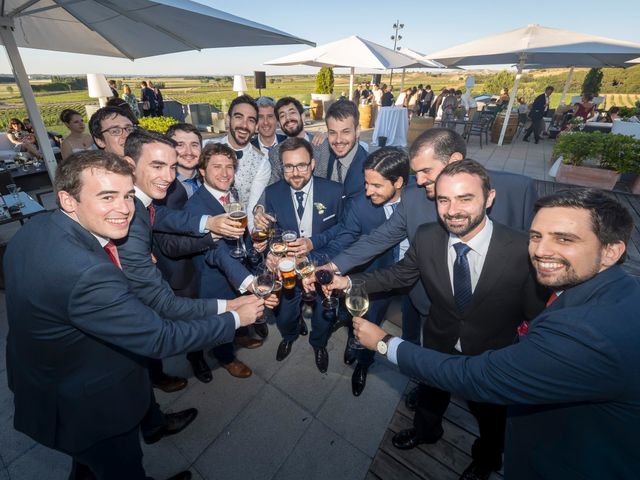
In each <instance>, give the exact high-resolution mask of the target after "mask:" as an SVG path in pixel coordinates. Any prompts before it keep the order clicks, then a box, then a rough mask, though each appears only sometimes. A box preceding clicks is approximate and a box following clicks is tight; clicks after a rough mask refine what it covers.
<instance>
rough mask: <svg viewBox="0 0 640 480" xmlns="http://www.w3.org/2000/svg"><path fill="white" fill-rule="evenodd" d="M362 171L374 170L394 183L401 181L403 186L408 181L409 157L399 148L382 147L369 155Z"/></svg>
mask: <svg viewBox="0 0 640 480" xmlns="http://www.w3.org/2000/svg"><path fill="white" fill-rule="evenodd" d="M363 167H364V170H374V171H376V172H378V173H379V174H380V175H382V176H383V177H384V178H386V179H387V180H389V181H390V182H391V183H395V181H396V180H398V178H402V179H403V181H404V182H403V185H406V184H407V180H408V179H409V156H408V155H407V153H406V152H405V151H404V149H402V148H399V147H382V148H379V149H378V150H376V151H375V152H373V153H372V154H370V155H369V156H368V157H367V158H366V160H365V161H364V165H363Z"/></svg>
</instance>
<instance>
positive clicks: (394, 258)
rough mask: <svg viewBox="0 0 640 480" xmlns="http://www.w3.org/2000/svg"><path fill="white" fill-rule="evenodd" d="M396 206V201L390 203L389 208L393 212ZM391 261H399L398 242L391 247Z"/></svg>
mask: <svg viewBox="0 0 640 480" xmlns="http://www.w3.org/2000/svg"><path fill="white" fill-rule="evenodd" d="M397 206H398V202H396V203H392V204H391V210H393V211H394V212H395V211H396V207H397ZM393 261H394V262H396V263H397V262H399V261H400V244H399V243H398V244H396V246H395V247H393Z"/></svg>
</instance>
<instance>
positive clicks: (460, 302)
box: [453, 242, 473, 312]
mask: <svg viewBox="0 0 640 480" xmlns="http://www.w3.org/2000/svg"><path fill="white" fill-rule="evenodd" d="M453 248H454V249H455V250H456V260H455V262H454V263H453V296H454V298H455V301H456V307H457V308H458V311H459V312H462V311H463V310H464V309H465V308H466V307H467V306H468V305H469V304H470V303H471V299H472V297H473V292H472V290H471V273H470V272H469V260H468V259H467V253H469V250H471V247H469V245H467V244H465V243H462V242H460V243H456V244H454V245H453Z"/></svg>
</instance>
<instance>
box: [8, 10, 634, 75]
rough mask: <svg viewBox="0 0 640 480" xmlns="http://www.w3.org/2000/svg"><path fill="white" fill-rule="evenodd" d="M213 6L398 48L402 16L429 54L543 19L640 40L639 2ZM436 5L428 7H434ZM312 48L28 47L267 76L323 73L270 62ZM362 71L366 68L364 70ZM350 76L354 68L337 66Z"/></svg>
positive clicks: (53, 60) (55, 64) (409, 38)
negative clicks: (108, 52)
mask: <svg viewBox="0 0 640 480" xmlns="http://www.w3.org/2000/svg"><path fill="white" fill-rule="evenodd" d="M199 3H203V4H205V5H208V6H210V7H213V8H216V9H219V10H223V11H226V12H228V13H231V14H234V15H237V16H240V17H244V18H247V19H249V20H253V21H255V22H258V23H262V24H265V25H269V26H271V27H274V28H277V29H279V30H282V31H285V32H287V33H290V34H292V35H295V36H298V37H301V38H304V39H307V40H311V41H313V42H315V43H317V44H318V45H320V44H323V43H327V42H331V41H334V40H339V39H342V38H345V37H348V36H350V35H359V36H361V37H363V38H366V39H368V40H371V41H373V42H376V43H379V44H381V45H384V46H387V47H389V48H392V47H393V41H392V40H391V39H390V37H391V35H393V34H394V31H393V24H394V23H395V22H396V20H399V21H400V23H403V24H404V28H403V29H402V30H401V31H400V35H402V37H403V38H402V40H400V42H399V44H398V45H399V46H402V47H407V48H410V49H412V50H415V51H418V52H421V53H425V54H429V53H431V52H435V51H438V50H441V49H444V48H448V47H452V46H455V45H458V44H460V43H464V42H468V41H471V40H474V39H476V38H481V37H484V36H488V35H492V34H495V33H500V32H505V31H508V30H513V29H516V28H520V27H523V26H525V25H527V24H531V23H538V24H541V25H544V26H547V27H554V28H562V29H568V30H574V31H579V32H582V33H589V34H594V35H601V36H605V37H610V38H614V39H618V40H627V41H631V42H637V43H640V30H639V29H638V22H637V19H638V17H637V13H638V7H637V0H618V1H617V2H615V6H612V7H611V8H610V9H607V7H606V6H605V5H606V4H598V5H597V7H593V6H591V5H595V3H590V2H584V1H582V0H562V1H559V0H556V1H547V0H544V1H533V2H527V3H518V2H513V0H511V1H503V0H499V1H493V2H477V1H474V2H471V1H468V0H459V1H457V2H455V4H450V3H448V2H446V1H441V2H418V1H405V0H396V1H394V2H384V3H382V2H375V1H374V2H350V1H344V0H340V1H338V0H324V1H322V2H315V1H314V2H310V1H305V0H302V1H301V0H297V1H293V0H285V1H273V0H272V1H269V0H260V1H255V0H245V1H242V2H224V1H218V0H199ZM427 5H428V6H427ZM306 48H309V47H308V46H307V45H290V46H262V47H237V48H220V49H207V50H203V51H201V52H184V53H178V54H171V55H162V56H157V57H151V58H146V59H140V60H135V61H133V62H132V61H130V60H124V59H116V58H110V57H98V56H90V55H79V54H71V53H60V52H52V51H45V50H33V49H20V52H21V55H22V58H23V61H24V63H25V67H26V70H27V73H29V74H36V73H41V74H86V73H105V74H107V75H111V76H116V75H143V76H154V75H207V76H217V75H233V74H253V71H254V70H264V71H266V72H267V75H284V74H293V73H315V72H317V70H318V69H317V68H313V67H297V66H296V67H275V66H265V65H263V63H264V62H266V61H269V60H273V59H275V58H278V57H281V56H284V55H288V54H291V53H294V52H297V51H301V50H304V49H306ZM357 71H359V70H357ZM336 72H337V73H347V70H346V69H336ZM0 73H5V74H7V73H11V66H10V64H9V61H8V58H7V56H6V53H5V54H4V55H2V54H0Z"/></svg>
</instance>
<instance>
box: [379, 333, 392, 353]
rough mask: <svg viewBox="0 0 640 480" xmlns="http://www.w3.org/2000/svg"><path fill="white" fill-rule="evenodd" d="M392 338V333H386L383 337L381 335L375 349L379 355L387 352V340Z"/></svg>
mask: <svg viewBox="0 0 640 480" xmlns="http://www.w3.org/2000/svg"><path fill="white" fill-rule="evenodd" d="M392 338H393V335H390V334H387V335H385V336H384V337H382V340H380V341H379V342H378V345H377V346H376V350H378V353H379V354H380V355H386V354H387V350H388V349H389V340H391V339H392Z"/></svg>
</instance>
